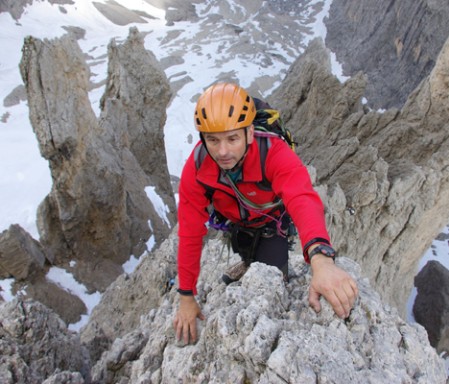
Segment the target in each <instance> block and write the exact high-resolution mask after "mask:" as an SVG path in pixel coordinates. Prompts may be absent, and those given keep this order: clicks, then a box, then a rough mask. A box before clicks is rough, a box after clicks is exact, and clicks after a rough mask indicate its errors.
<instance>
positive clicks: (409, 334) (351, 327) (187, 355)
mask: <svg viewBox="0 0 449 384" xmlns="http://www.w3.org/2000/svg"><path fill="white" fill-rule="evenodd" d="M175 242H176V237H173V238H169V239H168V240H167V244H164V245H162V246H161V247H160V249H159V250H157V251H156V252H155V253H154V254H153V255H152V256H151V257H145V258H144V259H143V260H142V263H141V264H140V265H139V267H138V269H137V270H136V271H135V272H134V273H133V274H132V275H130V276H129V278H128V281H129V283H125V282H124V281H123V280H120V281H117V282H116V283H113V284H112V285H111V287H110V288H109V289H108V292H107V293H106V294H105V296H104V298H103V299H102V304H100V306H103V309H99V310H98V311H95V314H94V316H93V317H92V319H91V322H90V323H89V324H88V326H87V327H86V328H85V329H84V330H82V332H81V334H82V340H86V336H88V335H92V336H93V335H94V333H92V327H93V324H95V328H96V332H97V334H98V333H100V332H101V331H100V330H107V331H105V332H104V333H103V334H106V333H107V334H108V336H107V338H108V340H109V343H110V345H111V346H110V347H109V348H107V350H105V351H104V350H103V351H102V352H103V353H102V354H101V358H100V359H98V360H97V362H96V364H95V365H93V368H92V371H91V373H92V380H93V382H97V383H118V382H127V383H145V382H151V383H178V382H184V383H201V382H208V383H227V382H237V383H245V382H248V383H286V382H287V383H316V382H326V383H348V382H350V383H386V382H388V383H407V382H410V383H430V382H432V383H441V384H443V383H445V382H446V372H445V368H444V362H443V360H442V359H440V358H439V357H438V355H437V354H436V352H435V350H434V349H433V348H432V347H430V345H429V344H428V340H427V335H426V332H425V330H424V329H423V328H422V327H421V326H420V325H417V324H416V325H408V324H407V323H405V322H404V321H403V320H402V319H401V318H400V317H399V316H398V314H397V312H396V311H395V310H394V309H393V308H391V307H389V306H385V305H383V304H382V301H381V299H380V296H379V295H378V294H377V293H376V292H375V291H374V290H373V289H372V288H371V287H370V284H369V282H368V279H365V278H362V277H361V275H360V267H359V266H358V265H357V264H356V263H354V262H353V261H351V260H349V259H347V258H340V259H339V260H338V264H339V265H340V266H341V267H342V268H344V269H346V270H347V271H349V272H350V273H351V274H352V275H353V276H354V277H355V278H356V279H357V281H358V284H359V287H360V297H359V299H358V301H357V303H356V306H355V308H354V310H353V311H352V313H351V316H350V318H349V319H347V320H346V321H344V320H341V319H338V318H337V317H336V316H335V314H334V312H333V310H332V308H331V307H330V306H329V305H328V304H327V303H326V302H324V301H323V302H322V304H323V309H322V311H321V313H319V314H316V313H315V312H314V311H313V310H312V309H311V308H310V307H309V305H308V286H309V283H310V278H311V275H310V270H309V267H308V266H307V265H306V264H305V263H304V261H303V259H302V256H301V255H300V254H293V255H292V257H291V259H290V266H289V270H290V282H289V283H288V284H287V285H285V284H284V282H283V277H282V274H281V272H280V271H279V270H277V269H276V268H274V267H269V266H266V265H264V264H260V263H254V264H252V265H251V267H250V269H249V271H248V272H247V273H246V274H245V276H244V277H243V278H242V280H241V281H240V282H237V283H233V284H231V285H229V286H225V285H224V284H223V283H222V282H221V279H220V277H221V274H222V272H223V270H224V269H225V268H226V265H227V263H228V259H227V256H226V253H225V254H224V255H223V254H222V249H223V243H222V242H221V240H219V239H216V240H210V241H209V242H208V243H207V245H206V247H205V249H204V251H203V259H202V274H201V276H200V280H199V284H198V288H199V295H198V300H199V302H200V303H201V306H202V308H203V312H204V314H205V316H206V320H204V321H203V322H199V324H200V336H199V341H198V342H197V343H196V344H195V345H189V346H184V345H183V344H182V343H179V342H177V341H176V340H175V335H174V331H173V327H172V320H173V315H174V312H175V310H176V308H177V299H178V294H177V293H176V292H175V290H170V291H169V292H168V293H166V294H161V293H159V294H157V291H158V290H159V292H161V287H160V286H161V283H160V281H158V279H160V278H161V277H162V276H163V272H162V271H161V269H162V270H164V267H165V268H167V269H169V268H170V266H171V261H170V260H171V254H172V253H171V249H172V247H173V246H175V244H176V243H175ZM167 260H168V261H167ZM235 260H237V256H236V255H233V254H231V255H230V259H229V262H230V263H232V262H234V261H235ZM151 271H153V272H151ZM133 280H135V281H136V283H134V284H132V283H131V282H132V281H133ZM137 281H138V283H137ZM141 286H145V287H146V289H147V290H148V291H149V295H148V297H151V299H152V301H153V303H152V304H149V305H146V306H143V305H137V304H138V303H136V305H134V304H133V306H134V309H133V310H132V311H130V310H129V309H130V308H129V302H130V301H131V300H132V298H134V297H138V298H139V297H141V296H142V293H141ZM120 290H121V293H120V295H118V294H114V293H118V292H119V291H120ZM151 292H153V294H151V296H150V293H151ZM103 300H104V301H103ZM157 300H159V302H158V303H157ZM139 301H141V299H138V302H139ZM106 305H108V307H109V308H114V313H116V314H117V316H115V317H111V312H110V311H104V306H106ZM151 306H153V308H152V309H149V308H150V307H151ZM126 309H128V311H126ZM122 313H127V317H128V324H135V327H127V330H125V328H124V327H123V323H124V321H123V320H122V319H121V316H122V315H121V314H122ZM130 316H132V318H133V319H134V320H130ZM136 320H138V321H136ZM99 331H100V332H99ZM103 345H104V344H103ZM93 347H94V344H91V345H90V348H89V350H90V352H91V356H93V355H96V356H98V355H99V354H98V350H97V352H95V348H93ZM97 348H98V346H97ZM100 350H101V349H100Z"/></svg>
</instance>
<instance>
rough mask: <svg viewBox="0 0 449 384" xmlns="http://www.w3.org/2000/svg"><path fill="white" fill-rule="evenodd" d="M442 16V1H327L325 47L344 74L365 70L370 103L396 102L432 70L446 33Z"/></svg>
mask: <svg viewBox="0 0 449 384" xmlns="http://www.w3.org/2000/svg"><path fill="white" fill-rule="evenodd" d="M448 19H449V3H448V2H447V1H435V0H400V1H395V0H393V1H391V0H380V1H376V2H372V1H369V0H367V1H364V0H362V1H352V0H333V1H332V5H331V7H330V10H329V17H328V19H327V20H326V21H325V24H326V28H327V34H326V46H327V47H329V48H330V49H331V50H332V51H334V52H335V53H336V57H337V60H338V61H339V62H340V63H341V64H342V66H343V72H344V73H345V74H346V75H348V76H353V75H355V74H356V73H357V72H359V71H363V72H364V73H365V74H366V75H367V79H368V81H367V87H366V92H365V94H366V97H367V98H368V100H369V104H370V106H372V107H373V108H375V109H377V108H391V107H402V106H403V104H404V103H405V101H406V100H407V98H408V95H409V94H410V93H411V92H412V91H413V90H414V89H415V88H416V87H417V86H418V84H419V83H420V82H421V81H422V80H423V79H424V78H425V77H426V76H428V75H429V73H430V71H431V70H432V69H433V66H434V65H435V61H436V58H437V56H438V54H439V52H440V50H441V48H442V47H443V45H444V43H445V41H446V39H447V37H448V36H449V24H448V23H447V20H448Z"/></svg>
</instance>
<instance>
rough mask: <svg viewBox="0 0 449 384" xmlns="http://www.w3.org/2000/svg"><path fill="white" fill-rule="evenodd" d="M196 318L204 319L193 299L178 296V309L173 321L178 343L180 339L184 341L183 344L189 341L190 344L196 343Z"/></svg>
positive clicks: (191, 297)
mask: <svg viewBox="0 0 449 384" xmlns="http://www.w3.org/2000/svg"><path fill="white" fill-rule="evenodd" d="M197 318H199V319H200V320H204V319H205V317H204V315H203V313H202V312H201V309H200V306H199V305H198V303H197V302H196V300H195V298H194V297H193V296H180V300H179V309H178V312H177V313H176V316H175V318H174V320H173V326H174V327H175V330H176V339H177V340H178V341H179V340H181V337H182V338H183V340H184V344H188V343H189V341H190V342H192V343H194V342H195V341H196V338H197V333H196V319H197Z"/></svg>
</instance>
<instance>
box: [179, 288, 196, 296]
mask: <svg viewBox="0 0 449 384" xmlns="http://www.w3.org/2000/svg"><path fill="white" fill-rule="evenodd" d="M178 293H179V294H180V295H181V296H193V290H191V289H181V288H178Z"/></svg>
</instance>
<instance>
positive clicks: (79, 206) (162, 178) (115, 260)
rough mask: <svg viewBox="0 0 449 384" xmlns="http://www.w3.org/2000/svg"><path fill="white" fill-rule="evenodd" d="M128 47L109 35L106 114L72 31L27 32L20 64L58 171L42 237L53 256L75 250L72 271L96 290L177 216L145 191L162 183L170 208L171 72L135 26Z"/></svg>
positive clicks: (69, 255) (34, 116)
mask: <svg viewBox="0 0 449 384" xmlns="http://www.w3.org/2000/svg"><path fill="white" fill-rule="evenodd" d="M123 49H125V50H126V52H125V53H126V55H127V56H126V58H124V57H123V55H124V53H121V52H122V49H120V48H117V47H116V46H115V44H114V43H111V47H110V49H109V60H110V63H111V65H110V69H109V76H108V79H107V90H106V94H105V96H104V98H103V101H102V103H103V104H102V107H103V111H102V113H101V116H100V118H99V119H97V117H96V116H95V114H94V112H93V110H92V107H91V105H90V101H89V97H88V87H89V83H88V78H89V71H88V68H87V66H86V63H85V60H84V56H83V54H82V52H81V50H80V48H79V47H78V45H77V43H76V41H75V40H74V39H72V38H71V37H69V36H65V37H62V38H60V39H55V40H53V41H48V40H45V41H41V40H37V39H34V38H31V37H30V38H28V39H26V40H25V43H24V47H23V58H22V61H21V65H20V68H21V74H22V78H23V80H24V83H25V86H26V89H27V98H28V103H29V109H30V120H31V122H32V125H33V130H34V132H35V133H36V136H37V138H38V142H39V147H40V151H41V154H42V156H43V157H44V158H46V159H47V160H48V161H49V165H50V170H51V173H52V178H53V186H52V191H51V192H50V194H49V195H48V196H47V197H46V199H45V200H44V201H43V202H42V203H41V205H40V207H39V212H38V229H39V234H40V237H41V239H40V241H41V243H42V245H43V246H44V247H45V250H46V253H47V255H48V257H49V258H50V259H51V260H54V263H56V264H58V265H63V264H64V263H68V262H69V261H70V260H77V261H78V262H77V263H76V267H75V268H74V269H73V270H72V272H73V273H74V275H75V277H76V278H77V280H78V281H81V282H83V283H84V284H86V286H87V287H88V288H89V289H90V290H99V291H103V290H104V289H105V288H106V287H107V286H108V285H109V284H110V283H111V281H113V280H114V279H115V278H116V277H117V276H118V275H120V274H121V273H122V267H121V265H122V264H123V263H124V262H125V261H127V260H128V259H129V257H130V255H131V254H134V255H136V256H139V255H141V254H142V253H143V252H144V251H145V250H146V241H147V240H148V239H149V237H150V235H153V236H155V240H156V244H160V242H161V239H163V238H164V237H165V236H167V234H168V233H169V232H170V230H171V228H170V227H171V226H172V225H173V223H174V222H175V217H174V215H173V214H170V213H167V217H166V218H163V217H161V215H160V213H159V207H155V206H153V204H152V202H151V201H150V200H149V199H148V197H147V194H146V192H145V188H146V187H148V186H153V187H155V188H156V191H157V192H160V197H161V199H162V201H163V202H164V204H165V205H166V206H167V207H168V208H167V212H169V211H172V212H173V210H174V206H175V203H174V197H173V193H172V191H171V186H170V180H169V176H168V171H167V169H166V161H162V163H161V161H160V160H161V159H162V160H164V159H165V151H164V145H163V133H162V127H163V124H164V121H165V116H166V115H165V113H166V112H165V110H166V107H167V103H168V100H169V97H170V89H169V86H168V82H167V80H166V78H165V75H164V73H163V72H162V70H161V69H160V68H159V67H158V66H157V65H156V63H155V60H154V58H153V57H152V56H151V55H150V54H149V53H147V52H146V50H145V48H144V47H143V42H142V40H141V38H140V37H139V35H138V33H137V32H136V31H131V33H130V36H129V38H128V40H127V42H126V43H125V46H124V48H123ZM120 54H122V57H121V59H122V60H125V61H128V63H130V64H133V65H134V70H136V71H137V70H138V71H140V72H139V75H140V81H139V80H138V79H134V81H132V79H133V77H132V73H129V72H130V68H129V67H127V65H126V63H125V64H123V65H121V66H120V65H119V64H118V63H119V61H120V57H119V56H120ZM137 64H139V65H137ZM134 74H135V72H134ZM125 77H126V78H128V80H129V81H128V82H126V81H125V80H124V79H125ZM118 90H119V91H118ZM143 90H145V92H143ZM130 100H132V103H131V102H130ZM137 116H140V117H141V118H137ZM139 145H140V147H139ZM145 149H146V150H147V152H146V156H147V157H146V160H147V161H148V159H149V158H150V159H158V163H157V166H156V164H151V165H146V164H148V163H146V162H145V159H144V155H143V154H142V152H143V151H144V150H145ZM139 151H140V152H139ZM142 166H145V169H143V168H142ZM149 221H151V223H152V227H151V228H150V227H149V224H148V222H149Z"/></svg>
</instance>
